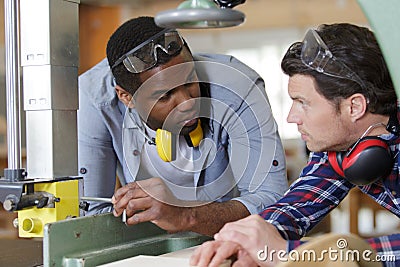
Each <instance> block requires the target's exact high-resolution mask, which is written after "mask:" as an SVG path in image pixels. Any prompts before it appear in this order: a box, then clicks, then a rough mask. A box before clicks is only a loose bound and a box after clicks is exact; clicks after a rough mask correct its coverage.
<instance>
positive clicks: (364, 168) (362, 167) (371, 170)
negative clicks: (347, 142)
mask: <svg viewBox="0 0 400 267" xmlns="http://www.w3.org/2000/svg"><path fill="white" fill-rule="evenodd" d="M328 160H329V164H330V165H331V166H332V168H333V169H334V171H335V172H336V173H337V174H339V175H340V176H342V177H344V178H346V179H347V180H348V181H349V182H351V183H352V184H355V185H367V184H370V183H373V182H375V181H376V180H378V179H380V178H384V177H386V176H387V175H389V173H390V171H391V170H392V167H393V157H392V155H391V153H390V149H389V146H388V144H387V143H386V142H385V141H384V140H383V139H382V138H379V137H376V136H366V137H363V138H361V139H360V140H359V141H358V142H357V143H356V144H355V145H354V146H353V147H351V148H350V150H349V151H342V152H328Z"/></svg>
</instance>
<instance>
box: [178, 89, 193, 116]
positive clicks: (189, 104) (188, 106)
mask: <svg viewBox="0 0 400 267" xmlns="http://www.w3.org/2000/svg"><path fill="white" fill-rule="evenodd" d="M181 87H183V86H181ZM194 104H195V99H194V98H193V97H192V96H191V95H190V92H189V91H188V90H187V89H186V88H184V87H183V88H180V89H179V90H178V91H177V92H176V108H177V109H178V110H179V111H181V112H184V111H187V110H192V109H193V106H194Z"/></svg>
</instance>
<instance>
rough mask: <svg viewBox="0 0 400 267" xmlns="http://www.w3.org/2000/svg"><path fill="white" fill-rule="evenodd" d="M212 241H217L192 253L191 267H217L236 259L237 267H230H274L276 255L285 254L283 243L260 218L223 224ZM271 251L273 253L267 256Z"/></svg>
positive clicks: (270, 225) (284, 241)
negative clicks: (231, 258)
mask: <svg viewBox="0 0 400 267" xmlns="http://www.w3.org/2000/svg"><path fill="white" fill-rule="evenodd" d="M214 238H215V240H216V241H210V242H206V243H204V244H203V245H201V246H200V247H199V248H198V249H197V250H196V251H195V252H194V253H193V255H192V257H191V261H190V263H191V264H192V265H195V266H218V265H219V264H221V263H222V262H223V260H224V259H227V258H229V257H231V256H232V255H236V256H237V262H236V264H237V265H233V266H275V265H276V264H277V263H279V259H278V256H277V253H278V252H279V251H282V252H285V251H286V240H284V239H283V238H282V237H281V236H280V234H279V232H278V230H276V228H275V226H273V225H272V224H270V223H267V222H265V221H264V219H263V218H261V217H260V216H259V215H251V216H248V217H246V218H244V219H241V220H238V221H236V222H231V223H227V224H225V226H224V227H222V229H221V230H220V231H219V233H218V234H216V235H214ZM266 248H267V250H266ZM272 250H274V251H275V253H273V254H270V252H271V251H272ZM260 251H261V253H260ZM271 256H272V258H271ZM280 256H282V255H280ZM242 264H243V265H242Z"/></svg>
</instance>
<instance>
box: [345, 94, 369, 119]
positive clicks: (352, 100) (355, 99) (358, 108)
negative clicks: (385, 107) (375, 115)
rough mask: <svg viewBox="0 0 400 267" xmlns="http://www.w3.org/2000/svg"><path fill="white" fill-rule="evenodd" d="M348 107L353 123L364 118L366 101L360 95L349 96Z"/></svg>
mask: <svg viewBox="0 0 400 267" xmlns="http://www.w3.org/2000/svg"><path fill="white" fill-rule="evenodd" d="M347 100H348V101H349V105H350V116H351V120H352V121H353V122H354V121H356V120H358V119H359V118H361V117H362V116H364V114H365V112H366V110H367V105H368V100H367V99H366V98H365V96H364V95H362V94H354V95H352V96H350V97H349V98H348V99H347Z"/></svg>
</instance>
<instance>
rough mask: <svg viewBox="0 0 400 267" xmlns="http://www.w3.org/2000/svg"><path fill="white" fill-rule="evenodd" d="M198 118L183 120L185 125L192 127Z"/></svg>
mask: <svg viewBox="0 0 400 267" xmlns="http://www.w3.org/2000/svg"><path fill="white" fill-rule="evenodd" d="M197 120H198V119H197V118H194V119H191V120H186V121H184V122H183V127H190V126H193V125H195V124H196V123H197Z"/></svg>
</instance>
